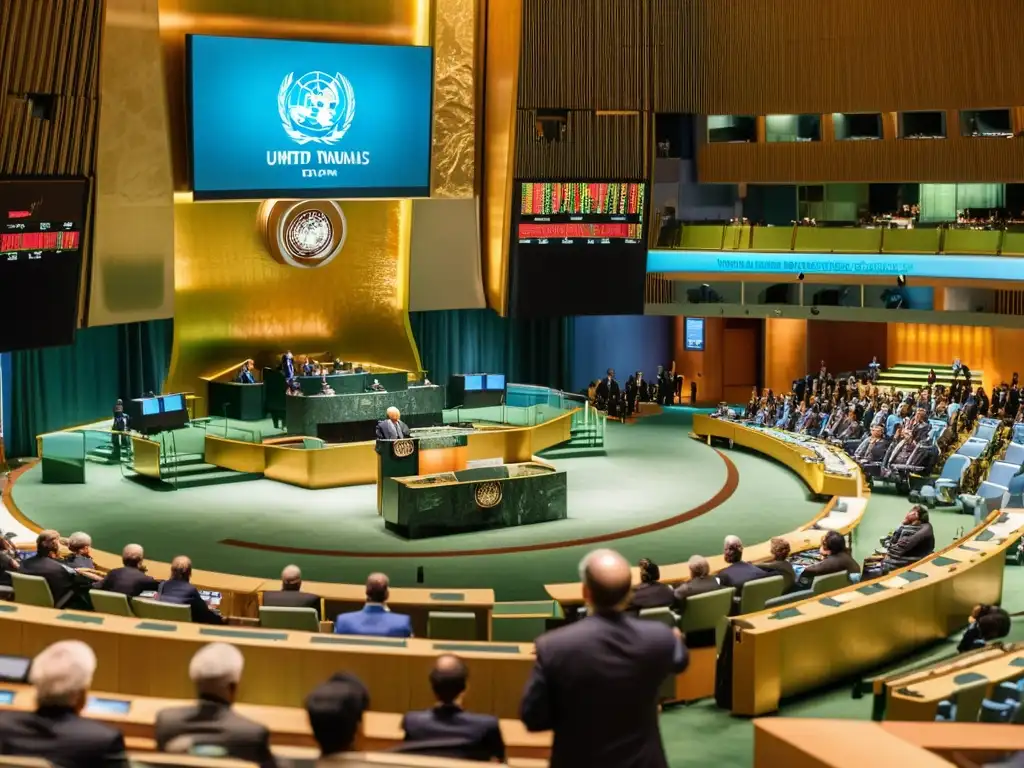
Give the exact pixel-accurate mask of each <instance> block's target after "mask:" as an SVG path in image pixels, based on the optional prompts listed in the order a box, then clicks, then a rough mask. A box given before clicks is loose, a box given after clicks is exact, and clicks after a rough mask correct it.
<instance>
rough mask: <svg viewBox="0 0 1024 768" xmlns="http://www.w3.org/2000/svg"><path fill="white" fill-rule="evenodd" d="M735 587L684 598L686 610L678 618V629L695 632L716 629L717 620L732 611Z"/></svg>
mask: <svg viewBox="0 0 1024 768" xmlns="http://www.w3.org/2000/svg"><path fill="white" fill-rule="evenodd" d="M735 594H736V587H725V588H724V589H716V590H715V591H714V592H705V593H704V594H702V595H694V596H693V597H688V598H686V608H685V610H684V611H683V615H682V616H681V617H680V618H679V629H681V630H682V631H683V632H696V631H698V630H701V629H717V628H718V623H719V620H720V619H721V618H722V617H723V616H728V615H729V612H730V611H731V610H732V599H733V596H734V595H735Z"/></svg>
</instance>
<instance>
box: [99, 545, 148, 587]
mask: <svg viewBox="0 0 1024 768" xmlns="http://www.w3.org/2000/svg"><path fill="white" fill-rule="evenodd" d="M144 557H145V552H143V550H142V547H140V546H139V545H138V544H128V545H127V546H126V547H125V548H124V550H122V552H121V567H120V568H114V569H113V570H112V571H109V572H108V573H107V575H106V576H104V577H103V579H102V580H100V581H99V582H97V583H96V584H94V585H93V589H102V590H104V591H106V592H116V593H118V594H121V595H127V596H128V597H129V598H131V597H138V596H139V595H141V594H142V593H143V592H156V591H157V590H158V589H160V582H159V581H157V580H156V579H154V578H153V577H152V576H150V575H148V574H147V573H146V567H145V566H144V565H143V564H142V560H143V558H144Z"/></svg>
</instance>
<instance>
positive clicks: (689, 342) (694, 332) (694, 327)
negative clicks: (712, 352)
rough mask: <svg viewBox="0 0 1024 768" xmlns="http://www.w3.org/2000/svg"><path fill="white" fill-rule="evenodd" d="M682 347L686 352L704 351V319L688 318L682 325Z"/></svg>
mask: <svg viewBox="0 0 1024 768" xmlns="http://www.w3.org/2000/svg"><path fill="white" fill-rule="evenodd" d="M683 334H684V337H685V338H684V342H685V343H684V347H685V349H686V351H687V352H703V351H704V318H703V317H688V318H686V320H685V322H684V323H683Z"/></svg>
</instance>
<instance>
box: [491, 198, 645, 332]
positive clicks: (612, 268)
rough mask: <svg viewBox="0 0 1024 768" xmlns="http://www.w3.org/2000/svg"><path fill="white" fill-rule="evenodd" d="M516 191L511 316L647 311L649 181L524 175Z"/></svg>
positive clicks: (638, 312) (620, 313)
mask: <svg viewBox="0 0 1024 768" xmlns="http://www.w3.org/2000/svg"><path fill="white" fill-rule="evenodd" d="M515 194H516V198H515V207H514V213H513V222H512V247H511V259H510V262H511V263H510V267H511V291H510V296H511V309H512V314H513V316H515V317H523V318H528V317H550V316H559V315H634V314H643V304H644V280H645V277H646V265H647V261H646V259H647V243H646V222H647V185H646V184H644V183H643V182H638V181H525V180H524V181H519V182H517V183H516V187H515Z"/></svg>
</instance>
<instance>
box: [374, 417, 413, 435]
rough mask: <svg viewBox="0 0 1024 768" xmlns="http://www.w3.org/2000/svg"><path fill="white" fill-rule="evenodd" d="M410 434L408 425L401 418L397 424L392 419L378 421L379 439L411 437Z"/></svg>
mask: <svg viewBox="0 0 1024 768" xmlns="http://www.w3.org/2000/svg"><path fill="white" fill-rule="evenodd" d="M410 434H411V433H410V432H409V427H408V425H407V424H406V423H405V422H404V421H402V420H401V419H399V420H398V424H397V425H396V424H395V423H394V422H392V421H391V419H384V420H383V421H378V422H377V439H378V440H400V439H401V438H403V437H409V435H410Z"/></svg>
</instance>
